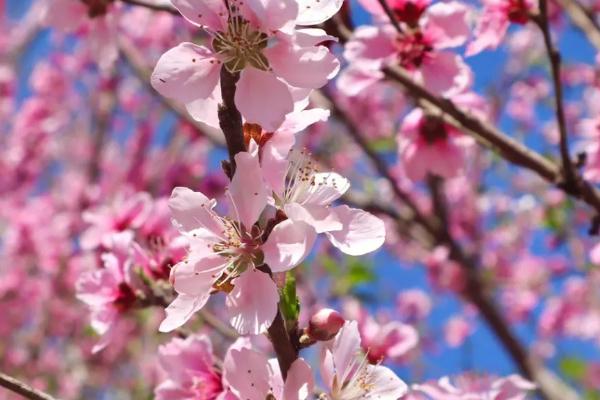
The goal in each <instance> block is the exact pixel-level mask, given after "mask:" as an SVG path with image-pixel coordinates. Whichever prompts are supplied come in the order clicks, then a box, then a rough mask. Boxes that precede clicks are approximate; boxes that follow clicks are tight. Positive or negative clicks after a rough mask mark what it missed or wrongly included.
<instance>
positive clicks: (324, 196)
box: [302, 172, 350, 206]
mask: <svg viewBox="0 0 600 400" xmlns="http://www.w3.org/2000/svg"><path fill="white" fill-rule="evenodd" d="M314 178H315V183H316V184H315V185H313V186H311V188H310V189H309V190H310V191H309V193H308V196H307V197H306V198H305V199H303V200H302V203H303V204H314V205H321V206H328V205H330V204H331V203H333V202H334V201H336V200H337V199H339V198H340V197H342V196H343V195H344V193H346V192H347V191H348V189H349V188H350V182H349V181H348V179H346V178H344V177H343V176H341V175H340V174H338V173H335V172H318V173H316V174H314Z"/></svg>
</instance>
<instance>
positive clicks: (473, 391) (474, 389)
mask: <svg viewBox="0 0 600 400" xmlns="http://www.w3.org/2000/svg"><path fill="white" fill-rule="evenodd" d="M535 387H536V386H535V385H534V384H533V383H531V382H529V381H527V380H525V379H523V378H521V377H520V376H518V375H510V376H507V377H505V378H496V377H493V376H485V375H475V374H464V375H461V376H458V377H455V378H454V379H450V378H449V377H444V378H441V379H440V380H439V381H437V382H431V383H424V384H421V385H413V390H414V391H416V392H421V393H424V394H426V395H427V396H429V398H431V400H471V399H486V400H525V398H526V397H527V392H529V391H532V390H534V389H535Z"/></svg>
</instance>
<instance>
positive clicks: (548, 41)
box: [533, 0, 578, 191]
mask: <svg viewBox="0 0 600 400" xmlns="http://www.w3.org/2000/svg"><path fill="white" fill-rule="evenodd" d="M533 21H534V22H535V23H536V25H537V26H538V27H539V28H540V30H541V31H542V34H543V36H544V44H545V46H546V52H547V53H548V58H549V61H550V71H551V75H552V83H553V85H554V102H555V108H556V110H555V112H556V122H557V124H558V131H559V133H560V142H559V148H560V157H561V161H562V172H563V174H564V182H563V184H564V185H565V186H566V187H567V190H568V191H577V187H576V186H577V184H578V177H577V172H576V171H575V169H574V167H573V163H572V161H571V156H570V154H569V142H568V137H567V122H566V119H565V110H564V105H563V90H562V82H561V77H560V68H561V67H560V64H561V61H560V58H561V57H560V52H559V51H558V49H557V48H556V46H554V44H553V43H552V34H551V32H550V23H549V21H548V1H547V0H540V13H539V14H538V15H536V16H534V17H533Z"/></svg>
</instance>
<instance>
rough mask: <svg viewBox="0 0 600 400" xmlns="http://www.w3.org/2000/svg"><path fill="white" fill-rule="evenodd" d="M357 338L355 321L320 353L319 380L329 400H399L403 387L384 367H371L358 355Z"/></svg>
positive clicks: (392, 373)
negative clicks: (362, 399)
mask: <svg viewBox="0 0 600 400" xmlns="http://www.w3.org/2000/svg"><path fill="white" fill-rule="evenodd" d="M360 350H361V345H360V335H359V333H358V324H357V323H356V322H355V321H351V322H346V324H345V325H344V327H343V328H342V329H341V330H340V331H339V333H338V334H337V336H336V337H335V339H333V340H332V341H330V342H328V343H327V344H325V345H324V346H323V348H322V350H321V377H322V379H323V382H324V384H325V386H326V387H327V389H328V390H329V394H330V398H331V399H332V400H355V399H359V398H367V399H370V398H373V399H376V398H384V399H398V398H400V397H402V396H403V395H404V394H405V393H406V391H407V386H406V384H405V383H404V382H403V381H402V380H401V379H400V378H398V377H397V376H396V374H394V372H392V370H390V369H389V368H387V367H384V366H382V365H371V364H369V362H368V359H367V357H366V356H364V355H360Z"/></svg>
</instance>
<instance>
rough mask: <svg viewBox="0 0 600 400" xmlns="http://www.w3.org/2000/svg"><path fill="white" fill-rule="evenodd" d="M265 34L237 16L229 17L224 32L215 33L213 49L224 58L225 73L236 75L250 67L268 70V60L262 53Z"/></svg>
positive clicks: (265, 44) (264, 46)
mask: <svg viewBox="0 0 600 400" xmlns="http://www.w3.org/2000/svg"><path fill="white" fill-rule="evenodd" d="M268 40H269V37H268V36H267V34H265V33H263V32H261V31H259V30H255V29H254V28H253V27H252V26H251V25H250V22H248V21H246V20H245V19H244V18H242V17H241V16H239V15H235V16H231V17H230V18H229V23H228V24H227V30H226V31H225V32H216V33H215V38H214V39H213V42H212V45H213V49H214V50H215V51H216V52H217V53H219V54H221V55H222V56H223V57H224V61H223V65H225V68H226V69H227V71H229V72H231V73H236V72H239V71H241V70H243V69H244V68H245V67H246V66H247V65H251V66H252V67H254V68H256V69H260V70H262V71H268V70H269V68H270V67H269V60H268V59H267V57H265V55H264V54H263V53H262V52H263V50H264V49H265V48H266V47H267V43H268Z"/></svg>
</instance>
